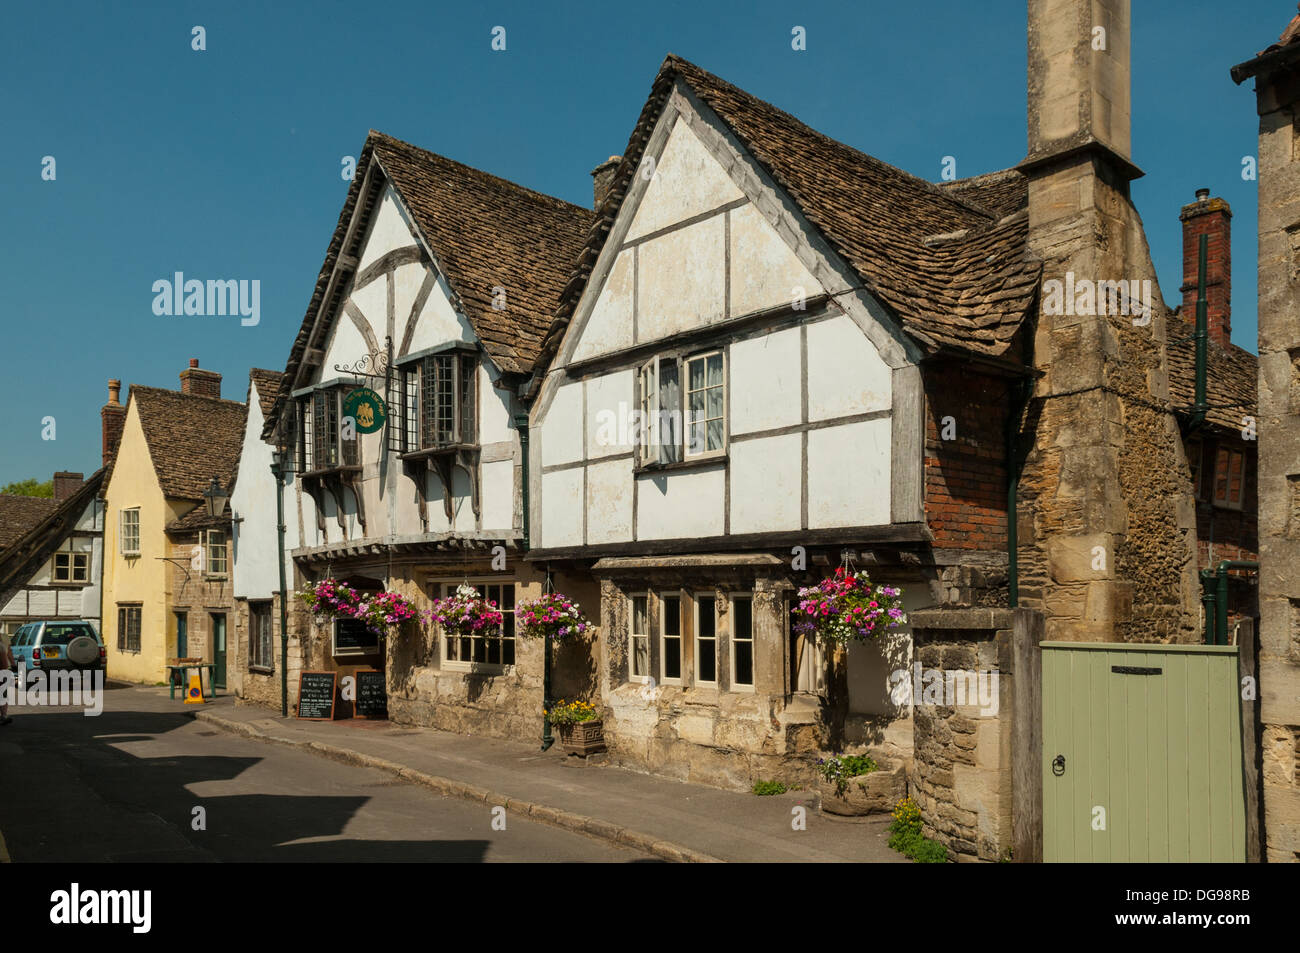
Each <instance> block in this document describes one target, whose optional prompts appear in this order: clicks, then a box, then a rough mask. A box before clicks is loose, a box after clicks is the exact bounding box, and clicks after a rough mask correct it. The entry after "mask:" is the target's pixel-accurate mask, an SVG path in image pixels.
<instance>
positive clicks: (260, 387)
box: [248, 367, 284, 422]
mask: <svg viewBox="0 0 1300 953" xmlns="http://www.w3.org/2000/svg"><path fill="white" fill-rule="evenodd" d="M283 377H284V374H282V373H281V372H280V371H267V370H263V369H262V368H260V367H254V368H253V369H252V370H250V371H249V372H248V379H249V380H250V381H252V382H253V383H254V384H256V385H257V402H258V405H259V406H260V407H261V408H262V420H263V421H264V422H265V421H266V419H267V418H268V417H270V416H271V409H272V408H273V407H275V395H276V394H277V393H279V390H280V380H281V378H283Z"/></svg>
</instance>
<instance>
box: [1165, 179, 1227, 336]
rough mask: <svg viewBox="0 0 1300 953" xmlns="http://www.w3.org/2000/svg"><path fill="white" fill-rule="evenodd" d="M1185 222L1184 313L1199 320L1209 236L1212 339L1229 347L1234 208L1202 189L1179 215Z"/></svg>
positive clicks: (1207, 283) (1207, 282) (1208, 298)
mask: <svg viewBox="0 0 1300 953" xmlns="http://www.w3.org/2000/svg"><path fill="white" fill-rule="evenodd" d="M1178 219H1179V221H1181V222H1182V223H1183V284H1182V287H1180V288H1179V289H1178V290H1179V291H1181V292H1182V293H1183V314H1185V315H1187V316H1188V317H1190V318H1191V319H1192V320H1195V319H1196V279H1197V277H1198V274H1199V261H1200V249H1201V236H1202V235H1209V236H1210V241H1209V247H1208V250H1207V254H1206V256H1205V299H1206V302H1207V304H1208V307H1207V308H1206V316H1207V319H1208V320H1207V322H1206V323H1207V325H1208V327H1209V330H1210V340H1211V341H1213V342H1214V343H1215V344H1217V345H1219V347H1227V346H1228V342H1229V340H1230V338H1231V336H1232V243H1231V238H1232V209H1231V208H1230V207H1229V205H1228V203H1227V202H1225V201H1224V200H1223V199H1212V198H1210V190H1209V189H1198V190H1197V192H1196V201H1195V202H1192V203H1191V204H1190V205H1184V206H1183V210H1182V212H1181V213H1180V214H1179V216H1178Z"/></svg>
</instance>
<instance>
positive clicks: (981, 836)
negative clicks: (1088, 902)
mask: <svg viewBox="0 0 1300 953" xmlns="http://www.w3.org/2000/svg"><path fill="white" fill-rule="evenodd" d="M918 620H919V621H918ZM931 626H961V627H960V628H957V627H953V628H942V627H933V628H932V627H931ZM1012 635H1013V630H1012V614H1011V613H1010V612H1009V611H1007V610H993V611H989V610H983V611H978V612H974V613H967V612H960V611H955V610H946V611H945V610H936V611H932V612H923V613H918V614H917V617H916V618H914V622H913V635H912V637H913V642H914V645H915V652H916V664H917V665H918V666H920V669H921V671H920V672H918V673H916V675H915V677H914V684H916V685H917V686H918V688H919V690H918V691H916V692H915V693H914V697H913V699H912V703H913V710H912V720H913V725H914V730H913V759H914V760H913V771H912V774H911V778H910V788H911V791H910V793H911V795H912V797H913V799H914V800H915V801H916V802H917V804H918V806H919V807H920V809H921V816H922V819H923V822H924V832H925V834H926V836H927V837H932V838H934V839H935V840H938V841H940V842H942V843H944V844H946V845H947V846H948V849H949V851H950V853H951V854H952V855H953V856H954V857H955V859H956V860H958V861H998V860H1001V859H1002V858H1003V857H1005V856H1007V854H1008V851H1009V850H1010V849H1011V847H1012V846H1013V844H1014V832H1013V830H1012V802H1013V791H1012V770H1011V768H1012V753H1013V750H1012V744H1013V740H1012V708H1013V706H1012V684H1011V679H1012V677H1013V676H1012V675H1011V674H1009V673H1008V671H1007V669H1008V668H1010V664H1009V656H1010V643H1011V639H1012ZM932 673H934V674H932ZM971 674H974V675H976V676H977V677H982V678H985V679H986V682H985V684H986V685H987V686H988V688H987V691H986V693H985V694H984V695H983V701H984V703H983V704H981V696H980V693H979V689H978V688H975V690H974V691H970V689H971V688H972V687H974V686H976V685H978V682H977V681H972V680H971V679H970V678H969V676H970V675H971ZM950 679H951V682H952V685H953V687H954V688H955V689H956V694H953V693H952V691H951V690H950V689H948V688H947V687H946V686H947V683H948V681H949V680H950ZM987 680H991V681H987ZM994 682H995V683H996V684H994ZM940 685H943V686H945V687H944V688H943V689H942V690H940V689H939V688H938V687H937V686H940ZM963 688H964V689H965V691H964V692H963ZM962 701H965V702H966V703H965V704H962V703H960V702H962Z"/></svg>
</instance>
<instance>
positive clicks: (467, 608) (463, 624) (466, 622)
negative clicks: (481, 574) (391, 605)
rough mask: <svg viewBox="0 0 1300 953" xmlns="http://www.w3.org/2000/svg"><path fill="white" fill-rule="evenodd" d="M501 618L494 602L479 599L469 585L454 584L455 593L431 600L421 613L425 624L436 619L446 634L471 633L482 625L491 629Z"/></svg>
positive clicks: (481, 627)
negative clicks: (455, 585)
mask: <svg viewBox="0 0 1300 953" xmlns="http://www.w3.org/2000/svg"><path fill="white" fill-rule="evenodd" d="M504 619H505V616H504V615H503V614H502V612H501V610H500V609H498V608H497V604H496V603H495V602H494V601H492V600H491V599H485V598H483V597H482V596H481V595H479V593H478V590H477V589H475V588H474V587H473V586H469V585H460V586H457V587H456V593H455V595H451V596H447V597H446V598H444V599H434V600H433V604H432V605H431V606H430V607H429V608H428V609H426V610H425V612H424V621H425V623H426V624H432V623H434V622H436V623H438V624H439V625H441V626H442V628H443V631H444V632H446V633H447V634H448V635H462V636H464V635H473V634H474V633H476V632H481V631H482V630H483V629H485V628H487V629H495V628H497V627H499V626H500V625H501V623H502V622H503V621H504Z"/></svg>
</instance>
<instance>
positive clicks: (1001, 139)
mask: <svg viewBox="0 0 1300 953" xmlns="http://www.w3.org/2000/svg"><path fill="white" fill-rule="evenodd" d="M1133 7H1134V24H1133V113H1134V124H1133V144H1134V160H1135V161H1136V162H1137V164H1138V165H1139V166H1140V167H1141V168H1142V169H1143V170H1144V171H1145V172H1146V177H1145V178H1143V179H1141V180H1139V181H1137V182H1135V183H1134V186H1133V196H1134V200H1135V202H1136V204H1137V206H1138V209H1139V211H1140V212H1141V213H1142V216H1143V219H1144V221H1145V224H1146V232H1147V236H1148V239H1149V241H1150V244H1151V250H1152V254H1153V256H1154V259H1155V262H1156V268H1157V273H1158V275H1159V278H1160V281H1161V288H1162V291H1163V293H1164V296H1165V299H1166V300H1167V301H1169V302H1170V303H1176V301H1177V299H1178V284H1179V281H1180V279H1181V276H1180V275H1179V273H1178V272H1179V267H1180V265H1179V256H1180V253H1181V248H1180V231H1179V222H1178V211H1179V208H1180V207H1181V206H1182V205H1183V204H1185V203H1186V202H1189V201H1191V200H1192V198H1193V193H1194V191H1195V189H1196V188H1197V187H1199V186H1208V187H1209V188H1210V189H1211V190H1212V191H1213V193H1214V194H1215V195H1221V196H1222V197H1224V198H1226V199H1227V200H1228V202H1229V203H1230V204H1231V205H1232V208H1233V212H1234V218H1233V221H1232V225H1233V259H1234V261H1235V263H1236V268H1235V274H1234V276H1233V277H1234V281H1233V292H1234V295H1233V340H1234V341H1235V342H1236V343H1237V344H1240V345H1242V346H1244V347H1248V348H1250V349H1251V350H1254V342H1255V330H1256V326H1255V259H1256V240H1255V203H1256V195H1255V183H1254V182H1248V181H1243V180H1242V178H1241V163H1242V158H1243V156H1248V155H1253V154H1254V152H1255V146H1256V138H1255V137H1256V129H1257V120H1256V117H1255V111H1254V95H1253V92H1252V91H1251V86H1250V84H1249V83H1248V84H1246V85H1245V86H1242V87H1236V86H1234V85H1233V84H1232V82H1231V80H1230V79H1229V78H1228V68H1229V67H1230V66H1231V65H1232V64H1234V63H1237V62H1240V61H1242V60H1245V59H1248V58H1249V57H1250V56H1252V55H1253V54H1254V53H1255V52H1256V51H1257V50H1260V49H1262V48H1263V47H1264V46H1266V45H1267V44H1268V43H1270V42H1272V41H1273V40H1274V39H1275V38H1276V37H1277V35H1278V34H1279V33H1280V32H1281V31H1282V29H1283V27H1285V25H1286V23H1287V21H1288V19H1289V18H1290V16H1291V15H1292V14H1293V13H1294V12H1295V5H1294V3H1291V2H1284V0H1242V2H1229V0H1219V2H1214V3H1212V2H1208V0H1138V2H1136V3H1134V4H1133ZM742 10H743V13H742V12H739V11H742ZM5 20H6V23H5V30H4V33H5V36H4V40H3V41H0V54H2V55H0V89H4V90H5V91H6V95H5V96H4V97H3V99H2V100H0V129H3V130H4V142H5V148H4V149H0V183H3V185H0V189H3V194H2V195H0V203H2V205H3V208H4V211H5V215H4V223H5V226H6V227H5V228H4V231H3V237H2V238H0V260H3V262H4V266H3V275H4V278H5V290H6V295H5V302H4V307H3V321H4V329H5V331H6V334H5V339H6V344H7V346H6V347H5V354H4V360H3V367H4V369H5V373H3V374H2V375H0V407H3V408H4V409H5V412H4V413H3V415H0V485H3V484H4V483H7V482H9V481H11V480H18V479H24V478H27V477H32V476H35V477H39V478H41V479H48V478H49V476H50V474H51V473H52V472H53V471H55V470H59V469H70V470H82V471H84V472H85V473H87V474H89V473H90V472H92V471H93V470H95V469H96V468H97V467H98V465H99V459H100V447H99V442H100V437H99V427H100V425H99V408H100V407H101V406H102V405H103V403H104V402H105V400H106V398H107V390H106V381H107V379H108V378H110V377H118V378H121V379H122V381H123V383H124V385H128V384H131V383H138V384H148V385H153V386H162V387H173V388H174V387H177V386H178V379H177V375H178V374H179V373H180V371H181V370H182V369H183V368H184V367H185V366H186V365H187V363H188V360H189V359H190V358H191V357H197V358H198V359H199V361H200V363H201V365H202V366H203V367H207V368H211V369H213V370H216V371H219V372H220V373H221V374H223V375H224V378H225V379H224V382H223V396H226V397H228V398H233V399H236V400H243V399H244V394H245V388H246V385H247V380H248V369H249V368H250V367H269V368H275V369H279V368H282V367H283V366H284V362H285V359H286V358H287V356H288V352H289V347H290V345H291V343H292V340H293V337H294V335H295V334H296V332H297V328H298V325H299V323H300V322H301V320H302V316H303V312H304V310H305V309H306V305H307V301H308V299H309V297H310V295H311V291H312V286H313V283H314V280H315V277H316V274H317V272H318V271H319V269H320V265H321V261H322V258H323V256H324V253H325V248H326V245H327V244H328V242H329V238H330V234H331V231H332V230H333V228H334V225H335V222H336V221H337V219H338V213H339V208H340V206H341V203H342V201H343V198H344V195H345V193H346V191H347V182H345V181H344V180H343V179H342V178H341V176H340V169H341V164H340V163H341V160H342V158H343V157H344V156H348V155H352V156H355V155H356V154H357V153H358V152H359V151H360V149H361V145H362V143H363V141H364V139H365V135H366V131H367V130H368V129H370V128H375V129H379V130H382V131H384V132H387V133H389V134H391V135H394V136H398V137H399V138H403V139H406V140H408V141H410V142H413V143H415V144H417V145H419V146H422V147H424V148H427V149H430V150H433V151H435V152H439V153H441V154H443V155H446V156H449V157H451V158H453V159H456V160H458V161H461V162H465V163H468V164H470V165H473V166H477V167H479V168H482V169H485V170H487V171H489V172H492V173H495V174H497V175H501V176H504V177H506V178H509V179H513V180H514V181H517V182H520V183H522V184H524V185H527V186H529V187H530V188H534V189H537V190H538V191H542V192H547V193H550V194H552V195H556V196H559V197H561V198H564V199H567V200H569V201H572V202H576V203H579V204H583V205H589V204H590V201H591V180H590V176H589V175H588V173H589V171H590V169H591V168H592V167H593V166H595V165H596V164H597V163H598V162H600V161H601V160H602V159H604V158H605V157H606V156H609V155H611V154H616V153H620V152H621V151H622V150H623V147H624V145H625V144H626V142H627V136H628V133H629V132H630V130H631V127H632V124H633V123H634V122H635V120H636V118H637V115H638V113H639V111H640V109H641V106H642V105H643V103H644V100H645V97H646V95H647V93H648V92H649V86H650V82H651V80H652V79H653V78H654V75H655V73H656V71H657V69H658V67H659V64H660V62H661V61H662V59H663V57H664V55H665V54H666V53H668V52H673V53H677V54H679V55H681V56H684V57H686V58H687V59H690V60H692V61H694V62H695V63H697V64H699V65H700V66H702V67H704V68H705V69H708V70H710V71H712V72H714V73H717V74H718V75H720V76H722V77H723V78H724V79H727V80H729V81H731V82H733V83H735V84H737V85H739V86H741V87H743V88H744V89H746V90H748V91H750V92H751V93H753V94H755V95H757V96H759V97H761V98H764V99H767V100H769V101H770V102H773V103H775V104H776V105H778V106H780V107H782V108H783V109H786V110H788V111H789V112H792V113H793V114H795V115H796V116H798V117H799V118H800V119H802V120H803V121H804V122H806V123H808V124H809V125H811V126H813V127H815V128H817V129H819V130H821V131H823V132H825V133H827V134H828V135H831V136H834V137H836V138H838V139H841V140H843V141H844V142H847V143H850V144H851V145H853V146H856V147H857V148H859V149H862V150H864V151H866V152H868V153H871V154H872V155H875V156H877V157H879V158H881V159H883V160H885V161H887V162H890V163H892V164H894V165H897V166H899V167H901V168H903V169H906V170H907V171H909V172H911V173H913V174H915V175H919V176H922V177H925V178H928V179H931V180H937V179H938V178H939V176H940V171H941V162H942V160H943V157H944V156H948V155H951V156H953V157H955V158H956V160H957V174H958V175H959V176H962V177H964V176H968V175H976V174H979V173H982V172H988V171H992V170H995V169H1001V168H1005V167H1007V166H1010V165H1013V164H1015V163H1016V162H1018V161H1019V160H1020V159H1021V158H1023V156H1024V153H1025V3H1024V0H987V2H984V3H970V2H969V0H931V2H929V3H924V4H921V3H917V4H901V5H900V4H894V3H886V2H883V0H846V2H834V3H830V2H827V3H807V2H800V3H792V2H771V0H757V2H752V3H747V4H744V5H743V6H742V5H739V4H723V3H717V2H708V0H693V2H664V0H661V2H657V3H654V4H614V3H608V2H604V3H599V4H596V3H585V2H584V3H548V4H539V3H536V2H535V0H533V2H526V3H487V4H457V5H449V4H444V3H431V2H427V0H426V2H392V3H385V2H382V0H379V2H376V3H373V4H370V5H357V4H355V3H342V2H334V0H325V2H313V3H310V4H308V3H275V4H268V3H261V2H258V3H238V2H236V3H231V2H223V3H189V2H179V3H177V2H171V3H150V2H131V3H103V2H100V0H96V2H93V3H90V2H87V3H78V4H68V3H58V2H49V3H40V4H34V3H24V4H15V5H10V6H9V7H8V8H7V10H6V14H5ZM195 25H201V26H203V27H204V28H205V30H206V44H207V49H206V50H205V51H202V52H196V51H194V50H192V49H191V30H192V28H193V27H194V26H195ZM498 25H500V26H504V27H505V28H506V50H505V51H504V52H494V51H493V50H492V49H491V46H490V44H491V38H492V37H491V31H492V28H493V27H494V26H498ZM795 25H799V26H803V27H805V29H806V32H807V47H808V48H807V50H806V51H803V52H795V51H793V50H791V44H790V37H791V29H792V28H793V27H794V26H795ZM45 156H53V157H54V159H55V162H56V175H57V178H56V179H54V180H53V181H44V180H42V178H41V169H42V159H43V157H45ZM177 271H181V272H184V273H185V275H186V276H188V277H197V278H202V279H207V278H236V279H249V280H251V279H257V280H259V281H260V283H261V319H260V323H259V324H258V325H257V326H255V327H244V326H241V324H240V321H239V319H238V318H237V317H197V316H190V317H159V316H156V315H155V314H154V313H153V310H152V303H153V297H154V296H153V292H152V290H151V288H152V285H153V282H154V281H155V280H157V279H160V278H170V277H171V275H172V274H173V273H174V272H177ZM124 396H125V395H124ZM46 417H54V418H55V426H56V431H55V438H56V439H54V440H44V439H42V432H43V426H42V421H43V419H44V418H46Z"/></svg>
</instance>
